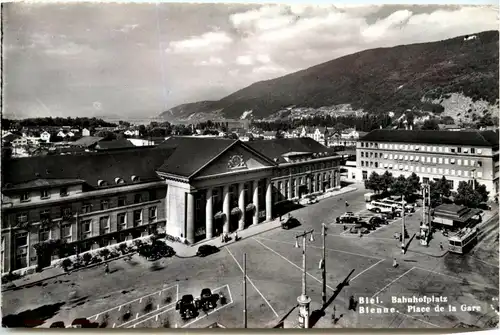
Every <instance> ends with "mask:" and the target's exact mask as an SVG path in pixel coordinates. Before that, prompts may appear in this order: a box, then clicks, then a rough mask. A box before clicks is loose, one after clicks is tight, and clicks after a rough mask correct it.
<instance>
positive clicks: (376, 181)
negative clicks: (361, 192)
mask: <svg viewBox="0 0 500 335" xmlns="http://www.w3.org/2000/svg"><path fill="white" fill-rule="evenodd" d="M365 188H366V189H368V190H372V191H373V192H375V193H378V192H379V191H380V190H381V189H382V177H381V176H380V175H379V174H378V173H376V172H375V171H373V172H372V173H371V174H370V177H369V178H368V179H366V180H365Z"/></svg>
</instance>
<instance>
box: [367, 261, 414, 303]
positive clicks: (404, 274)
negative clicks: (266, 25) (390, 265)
mask: <svg viewBox="0 0 500 335" xmlns="http://www.w3.org/2000/svg"><path fill="white" fill-rule="evenodd" d="M413 269H415V267H412V268H411V269H410V270H408V271H406V272H405V273H403V274H402V275H401V276H399V277H398V278H396V279H394V280H393V281H391V282H390V283H389V284H387V285H385V286H384V287H383V288H382V289H381V290H379V291H378V292H377V293H375V294H374V295H373V296H372V299H373V298H375V297H376V296H377V295H379V294H380V292H382V291H383V290H385V289H386V288H388V287H389V286H391V285H392V284H394V283H395V282H396V281H398V280H399V279H401V278H403V277H404V276H406V275H407V274H408V273H409V272H410V271H411V270H413Z"/></svg>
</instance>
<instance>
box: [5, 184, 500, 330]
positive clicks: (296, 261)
mask: <svg viewBox="0 0 500 335" xmlns="http://www.w3.org/2000/svg"><path fill="white" fill-rule="evenodd" d="M365 192H366V191H365V190H364V189H363V187H360V188H359V189H358V190H356V191H353V192H350V193H346V194H342V195H338V196H335V197H332V198H328V199H324V200H321V201H320V202H319V203H317V204H314V205H310V206H307V207H304V208H301V209H298V210H296V211H294V212H293V213H292V214H293V215H294V216H295V217H296V218H298V219H299V221H300V222H301V223H302V225H301V226H299V227H296V228H294V229H292V230H282V229H280V228H276V229H271V230H269V231H265V232H263V233H261V234H258V235H255V236H253V237H247V238H244V239H243V240H241V241H238V242H235V243H231V244H228V245H226V246H222V247H221V250H220V252H218V253H216V254H213V255H210V256H208V257H205V258H199V257H172V258H169V259H163V260H161V261H158V262H156V263H152V262H148V261H145V260H144V259H142V258H140V257H139V256H137V255H135V256H133V257H132V260H131V261H127V260H123V259H122V260H118V261H114V262H112V263H111V264H110V269H111V273H110V274H109V275H107V276H105V275H104V268H103V267H96V268H92V269H87V270H82V271H78V272H74V273H71V274H68V275H64V276H60V277H57V278H54V279H49V280H47V281H45V282H43V283H39V284H37V285H35V286H32V287H29V288H23V289H19V290H10V291H5V292H3V304H2V305H3V307H2V312H3V315H4V316H5V315H9V314H16V313H21V312H25V313H24V315H25V317H26V315H27V316H28V317H42V318H43V319H44V321H45V322H44V323H43V324H42V325H41V326H42V327H48V326H49V325H50V324H51V323H52V322H55V321H64V322H65V323H66V324H68V323H70V322H71V321H72V320H73V319H75V318H78V317H89V319H90V321H92V322H99V323H100V324H105V326H106V327H109V328H112V327H115V328H119V327H123V328H133V327H135V328H143V327H170V328H174V327H178V328H182V327H185V328H202V327H207V326H208V325H210V324H213V323H214V322H218V323H220V324H222V325H224V326H225V327H228V328H236V327H237V328H241V327H242V326H243V306H244V304H243V284H242V283H243V257H244V254H245V253H246V255H247V264H246V267H247V301H248V309H247V315H248V327H251V328H262V327H274V326H277V325H278V324H279V323H280V321H284V320H286V321H287V322H288V324H292V326H293V322H294V320H295V319H296V318H297V309H296V308H295V307H296V305H297V297H298V296H299V295H300V292H301V274H302V272H301V266H302V249H297V248H295V235H296V234H297V233H300V232H302V231H303V230H305V229H314V230H315V236H314V237H315V239H314V241H313V242H309V241H308V242H307V294H308V295H309V296H310V297H311V299H312V301H313V303H312V311H314V313H313V316H314V317H312V318H311V326H313V327H319V328H321V327H380V328H382V327H389V328H406V327H410V328H411V327H429V328H436V327H447V328H448V327H454V326H456V325H457V324H458V323H459V322H464V323H467V324H473V325H478V326H480V327H484V326H485V325H487V324H488V322H490V321H491V320H495V318H496V320H497V321H498V315H497V314H496V313H495V311H494V310H493V309H492V308H491V307H490V304H491V302H492V299H493V298H494V297H498V265H495V263H494V262H493V261H491V262H488V261H486V260H485V261H477V260H475V256H474V255H473V254H471V255H470V256H458V255H453V254H447V253H445V252H444V251H440V250H439V248H438V247H437V245H438V244H439V241H440V240H441V239H442V240H443V241H444V238H443V237H440V236H439V233H437V234H436V237H435V240H433V241H432V242H431V246H430V247H428V248H426V247H423V246H420V245H419V244H418V240H416V239H413V240H411V242H410V244H409V246H408V252H407V253H406V254H404V255H402V254H401V248H400V245H399V242H398V241H397V240H395V239H394V237H393V235H394V233H396V232H399V231H401V219H397V220H393V221H392V223H390V224H389V225H387V226H382V227H380V228H379V229H377V230H376V231H373V232H371V233H370V234H368V235H366V236H363V237H359V236H352V235H351V234H345V232H344V230H343V227H342V225H337V224H334V223H333V222H334V221H335V218H336V217H338V216H340V215H341V214H342V213H344V212H345V211H346V205H345V202H346V201H347V202H348V203H349V207H348V210H350V211H353V212H356V213H358V212H359V213H362V214H363V215H369V214H368V213H367V212H366V211H365V210H364V208H365V203H364V202H363V193H365ZM420 220H421V211H420V210H419V211H417V212H415V213H413V214H411V216H408V217H406V218H405V224H406V226H407V229H408V232H409V234H410V237H411V236H412V235H413V234H414V233H416V232H417V231H418V223H419V222H420ZM323 222H324V223H326V224H327V226H328V235H327V237H326V245H327V251H326V254H327V255H326V268H327V299H328V300H329V301H328V304H327V306H325V307H324V309H323V312H324V313H320V312H319V311H317V309H319V308H320V307H321V306H320V304H321V287H322V285H321V270H320V269H319V262H320V260H321V258H322V240H321V235H320V233H321V223H323ZM496 232H497V234H498V230H496ZM488 243H494V241H493V242H491V241H490V242H488ZM489 246H490V245H489V244H488V247H489ZM497 248H498V244H497ZM497 250H498V249H497ZM394 258H396V259H397V262H398V266H397V267H396V268H394V267H393V259H394ZM343 282H347V283H348V284H347V285H342V283H343ZM205 287H207V288H210V289H212V291H214V292H215V293H218V294H222V295H223V296H224V297H225V298H226V303H225V304H221V302H220V301H219V302H218V303H217V306H216V308H215V310H213V311H210V312H209V313H201V314H200V315H199V316H198V317H197V318H195V319H191V320H187V321H182V320H181V319H180V317H179V314H178V311H175V301H176V300H177V299H178V298H179V297H180V296H182V295H183V294H192V295H193V296H195V297H197V296H199V294H200V292H201V290H202V289H203V288H205ZM351 295H352V296H354V297H355V299H356V301H357V302H358V306H357V309H356V311H352V310H351V311H349V310H348V303H349V297H350V296H351ZM412 296H417V297H424V296H425V297H432V296H436V297H437V296H441V297H445V298H446V300H447V302H446V303H439V304H440V305H442V306H443V307H445V310H444V311H439V312H435V311H432V312H426V311H425V310H422V308H425V307H426V306H430V307H432V308H435V306H436V305H437V303H430V304H425V303H415V304H408V303H406V304H398V303H394V302H393V301H392V299H393V298H394V297H412ZM361 298H363V299H365V298H366V299H368V298H374V299H377V298H378V300H377V301H376V302H374V303H373V304H362V303H361V302H362V300H361ZM409 305H415V306H417V307H419V308H420V309H419V310H408V306H409ZM449 305H450V306H454V307H456V308H457V311H456V312H455V311H450V310H448V309H449V308H451V307H449ZM461 306H469V307H467V308H468V310H461V308H465V307H461ZM361 307H364V308H365V309H366V308H368V309H371V308H379V309H382V310H383V308H386V309H390V308H394V309H395V311H394V312H392V313H366V314H364V313H361V312H360V310H361V309H360V308H361ZM473 307H474V308H473ZM467 308H466V309H467ZM29 310H31V312H30V311H29ZM30 313H31V314H30ZM126 314H127V315H126ZM318 315H319V316H320V317H318Z"/></svg>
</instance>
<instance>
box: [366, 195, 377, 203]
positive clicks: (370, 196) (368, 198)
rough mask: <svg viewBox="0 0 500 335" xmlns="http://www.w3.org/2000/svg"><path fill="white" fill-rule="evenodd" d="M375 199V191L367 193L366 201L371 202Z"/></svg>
mask: <svg viewBox="0 0 500 335" xmlns="http://www.w3.org/2000/svg"><path fill="white" fill-rule="evenodd" d="M373 200H375V193H365V201H366V202H371V201H373Z"/></svg>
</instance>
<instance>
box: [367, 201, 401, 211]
mask: <svg viewBox="0 0 500 335" xmlns="http://www.w3.org/2000/svg"><path fill="white" fill-rule="evenodd" d="M395 207H396V206H395V205H390V204H386V203H383V202H379V201H372V202H369V203H367V204H366V209H368V210H369V211H372V212H375V213H393V212H394V211H395V209H396V208H395Z"/></svg>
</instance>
